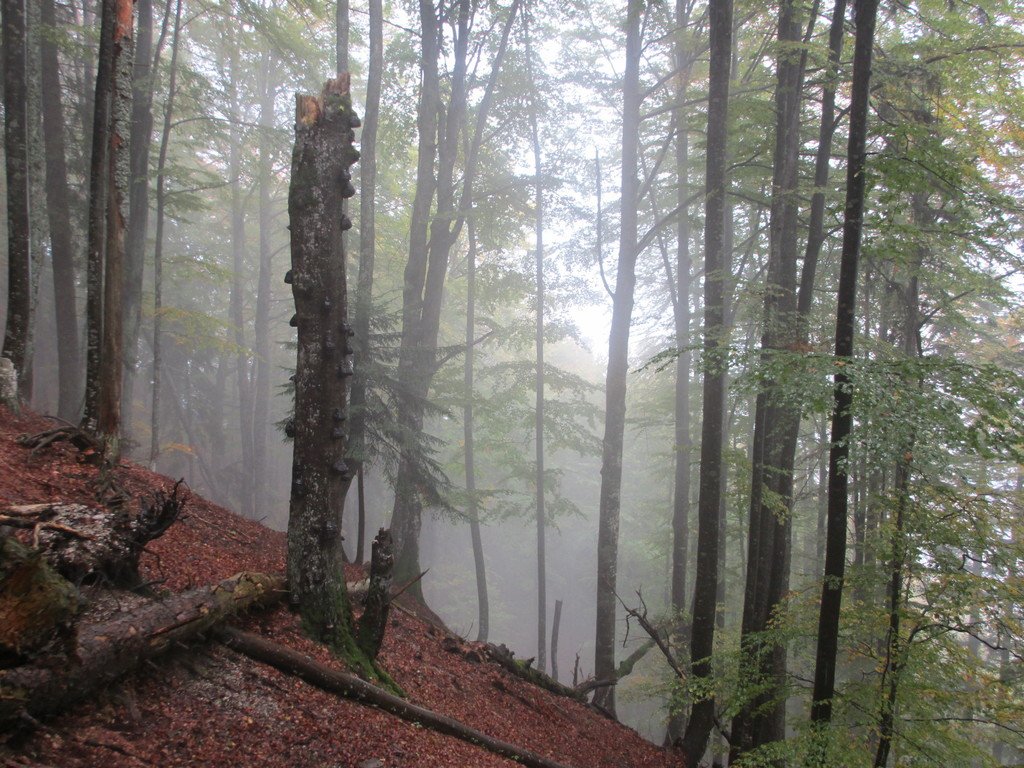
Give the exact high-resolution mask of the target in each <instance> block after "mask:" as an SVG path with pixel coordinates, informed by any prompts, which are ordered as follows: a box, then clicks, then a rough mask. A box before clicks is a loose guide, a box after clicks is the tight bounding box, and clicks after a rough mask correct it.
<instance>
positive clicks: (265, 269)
mask: <svg viewBox="0 0 1024 768" xmlns="http://www.w3.org/2000/svg"><path fill="white" fill-rule="evenodd" d="M275 67H276V60H275V58H274V56H273V55H272V54H270V53H267V54H265V55H264V59H263V72H262V77H261V78H260V79H261V80H262V81H263V90H262V93H261V98H260V116H259V123H260V133H259V137H260V138H259V170H258V178H257V182H256V183H257V185H258V187H259V190H258V194H259V227H260V235H259V244H260V251H259V256H260V267H259V274H258V277H257V282H256V314H255V318H254V321H253V342H254V345H253V346H254V351H255V353H256V362H255V377H254V378H255V382H254V386H253V413H252V468H253V478H252V484H253V490H252V492H253V516H254V517H255V518H256V519H257V520H262V519H263V518H264V517H265V516H266V514H267V428H268V427H269V426H270V377H271V372H272V371H273V369H274V365H273V360H272V359H271V357H272V350H271V344H270V298H271V297H270V275H271V271H272V269H273V265H272V264H271V256H272V255H273V252H272V249H271V242H270V238H271V233H272V232H273V230H274V222H273V215H272V212H271V199H270V192H271V183H272V178H271V173H272V170H273V169H272V167H271V166H272V162H273V149H272V146H271V134H272V132H273V130H274V97H275V95H276V94H277V85H276V83H275V78H274V74H273V73H274V71H275Z"/></svg>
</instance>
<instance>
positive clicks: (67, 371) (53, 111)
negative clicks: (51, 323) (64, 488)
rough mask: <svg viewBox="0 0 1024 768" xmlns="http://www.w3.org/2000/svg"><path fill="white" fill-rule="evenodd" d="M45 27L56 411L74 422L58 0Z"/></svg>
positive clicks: (48, 4)
mask: <svg viewBox="0 0 1024 768" xmlns="http://www.w3.org/2000/svg"><path fill="white" fill-rule="evenodd" d="M40 5H41V8H40V14H41V20H42V24H43V27H44V31H43V34H41V35H40V36H39V47H40V57H41V68H42V85H43V93H42V108H43V141H44V144H45V153H46V213H47V216H48V218H49V224H50V250H51V259H52V263H53V293H54V307H55V309H56V315H57V370H58V378H59V385H58V386H59V396H58V401H57V415H58V416H59V417H60V418H62V419H64V420H65V421H69V422H70V421H74V420H75V418H76V417H77V416H78V415H79V410H80V408H81V399H82V389H81V387H82V376H81V371H80V370H79V364H80V362H81V360H80V357H79V354H80V353H79V343H78V317H77V314H78V313H77V312H76V311H75V261H74V257H75V253H74V244H73V240H72V237H71V232H72V227H71V200H70V196H69V194H68V171H67V160H66V154H67V153H66V147H65V124H64V107H63V106H62V104H61V97H60V96H61V84H60V63H59V58H58V56H57V43H56V41H55V38H54V34H56V30H57V14H56V10H55V8H54V0H41V3H40Z"/></svg>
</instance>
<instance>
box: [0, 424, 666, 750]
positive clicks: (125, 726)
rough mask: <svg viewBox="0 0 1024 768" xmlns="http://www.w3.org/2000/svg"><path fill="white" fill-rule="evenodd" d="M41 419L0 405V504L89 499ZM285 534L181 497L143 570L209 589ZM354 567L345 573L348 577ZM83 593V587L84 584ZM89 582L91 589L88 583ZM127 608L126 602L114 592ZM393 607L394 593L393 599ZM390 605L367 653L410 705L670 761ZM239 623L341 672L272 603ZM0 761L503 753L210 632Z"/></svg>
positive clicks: (80, 460) (20, 742)
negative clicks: (370, 703) (378, 641)
mask: <svg viewBox="0 0 1024 768" xmlns="http://www.w3.org/2000/svg"><path fill="white" fill-rule="evenodd" d="M52 426H53V424H52V422H51V421H50V420H48V419H45V418H42V417H38V416H34V415H31V414H24V415H22V416H18V417H15V416H13V415H12V414H11V413H10V411H8V410H6V409H4V408H3V407H2V406H0V506H3V505H7V504H32V503H56V502H77V503H84V504H96V501H95V497H94V491H93V485H94V482H95V480H96V477H97V470H96V468H95V466H94V465H93V464H90V463H88V462H87V461H85V460H84V457H83V456H82V455H81V454H80V453H79V452H78V451H77V450H76V449H75V448H73V447H72V446H70V445H68V444H67V443H57V444H55V445H53V446H51V447H49V448H47V449H45V450H44V451H42V452H40V453H39V454H37V455H32V453H31V451H30V450H29V449H28V448H25V447H22V446H20V445H18V443H17V442H16V438H17V436H18V435H21V434H32V433H36V432H41V431H43V430H45V429H48V428H50V427H52ZM117 477H118V479H119V481H120V483H121V484H122V485H123V487H124V489H125V490H126V491H127V492H128V493H129V494H130V495H131V496H133V497H139V498H142V497H144V496H145V495H146V494H148V493H152V492H153V491H154V490H157V489H164V490H170V488H171V486H172V485H173V481H172V480H171V479H170V478H167V477H164V476H162V475H157V474H154V473H151V472H149V471H147V470H146V469H144V468H142V467H140V466H137V465H135V464H133V463H131V462H128V461H125V462H122V464H121V465H120V467H119V468H118V469H117ZM284 564H285V536H284V534H282V533H280V532H276V531H273V530H270V529H269V528H266V527H264V526H262V525H260V524H258V523H256V522H253V521H251V520H246V519H244V518H242V517H239V516H238V515H236V514H234V513H232V512H230V511H229V510H226V509H224V508H222V507H218V506H216V505H215V504H211V503H210V502H208V501H206V500H204V499H202V498H201V497H199V496H197V495H192V496H190V498H189V500H188V503H187V504H186V506H185V509H184V512H183V514H182V517H181V519H179V521H178V522H177V523H175V524H174V525H173V526H172V527H171V528H170V530H169V531H168V532H167V533H166V534H165V535H164V536H163V537H162V538H160V539H157V540H155V541H153V542H150V544H149V545H148V547H147V551H146V553H145V554H144V555H143V560H142V575H143V578H144V579H145V580H147V581H149V582H151V586H152V587H153V588H155V589H157V590H164V591H170V592H179V591H182V590H185V589H188V588H191V587H196V586H203V585H209V584H214V583H216V582H218V581H220V580H222V579H225V578H227V577H229V576H232V575H233V574H235V573H238V572H239V571H246V570H248V571H260V572H264V573H270V574H280V573H283V571H284ZM360 576H361V573H360V570H359V569H358V568H357V567H355V566H352V569H351V572H350V573H349V580H355V579H358V578H360ZM84 589H85V591H86V597H88V591H89V589H90V588H89V587H85V588H84ZM92 589H98V588H92ZM125 602H126V605H125V607H124V609H125V610H127V609H128V607H129V606H128V605H127V603H130V602H131V601H130V600H126V601H125ZM400 602H401V600H400ZM414 613H416V611H415V610H413V609H411V607H410V606H408V605H406V610H398V611H392V612H391V617H390V620H389V624H388V629H387V635H386V639H385V642H384V648H383V651H382V653H381V658H380V661H381V663H382V666H383V667H384V669H386V670H387V671H388V673H389V674H390V675H391V676H392V677H393V678H394V680H395V681H396V682H397V683H398V684H399V685H400V686H401V688H402V689H403V690H404V691H405V692H406V694H407V696H408V698H409V699H410V700H411V701H413V702H415V703H417V704H420V705H421V706H424V707H427V708H430V709H433V710H434V711H436V712H438V713H441V714H444V715H447V716H449V717H452V718H454V719H456V720H458V721H460V722H462V723H464V724H466V725H469V726H471V727H473V728H476V729H478V730H480V731H482V732H484V733H485V734H487V735H489V736H491V737H494V738H497V739H501V740H503V741H506V742H511V743H513V744H515V745H517V746H519V747H523V748H526V749H528V750H531V751H533V752H536V753H538V754H541V755H544V756H546V757H547V758H549V759H552V760H554V761H557V762H559V763H562V764H564V765H567V766H575V767H576V768H603V767H607V768H613V767H614V768H634V767H637V768H639V767H641V766H659V767H664V768H669V767H670V766H672V767H677V766H682V761H681V759H680V757H679V755H678V753H675V752H671V751H666V750H663V749H660V748H658V747H657V746H655V745H653V744H651V743H649V742H647V741H645V740H644V739H642V738H641V737H640V736H639V735H638V734H637V733H636V732H634V731H632V730H630V729H628V728H626V727H625V726H623V725H620V724H618V723H615V722H613V721H611V720H610V719H608V718H607V717H605V716H603V715H602V714H601V713H599V712H598V711H597V710H596V709H593V708H591V707H588V706H585V705H583V704H581V703H579V702H577V701H574V700H572V699H568V698H564V697H560V696H557V695H555V694H552V693H549V692H548V691H545V690H542V689H541V688H538V687H536V686H533V685H531V684H529V683H527V682H525V681H523V680H522V679H520V678H517V677H515V676H512V675H510V674H509V673H508V672H506V671H505V670H504V669H502V668H501V667H499V666H498V665H497V664H495V663H493V662H491V661H489V660H487V659H486V658H485V656H484V654H483V653H482V648H481V647H480V644H478V643H473V642H467V641H465V640H463V639H462V638H459V637H457V636H456V635H454V634H453V633H452V632H450V631H449V630H448V629H447V628H445V627H444V626H443V625H442V624H441V623H440V622H439V621H438V620H437V619H436V617H432V616H431V615H429V612H427V613H422V612H420V613H419V615H414ZM238 626H240V627H241V628H243V629H246V630H249V631H251V632H255V633H258V634H260V635H262V636H264V637H265V638H267V639H270V640H273V641H274V642H277V643H280V644H282V645H286V646H289V647H291V648H293V649H295V650H297V651H299V652H301V653H303V654H305V655H307V656H309V657H311V658H313V659H315V660H317V661H319V662H321V663H324V664H327V665H330V666H334V667H337V668H339V669H341V668H343V666H342V665H341V663H340V662H338V661H337V660H336V659H334V658H333V657H332V655H331V654H330V652H329V651H328V650H327V649H326V648H324V647H323V646H320V645H318V644H316V643H313V642H311V641H309V640H308V639H306V638H305V637H303V636H302V633H301V631H300V629H299V626H298V621H297V619H296V617H295V616H294V615H293V614H292V613H290V612H289V611H288V609H287V608H286V607H284V606H281V607H278V608H277V609H276V610H271V611H265V612H260V613H256V614H253V615H251V616H248V617H246V618H243V619H240V620H239V621H238ZM0 761H2V765H3V766H5V768H8V767H10V768H13V766H35V767H36V768H43V766H61V767H62V768H85V767H87V766H125V768H135V767H136V766H162V767H163V766H266V767H267V768H277V767H280V768H300V767H305V766H309V768H313V767H314V766H315V767H317V768H343V767H344V768H385V767H388V768H390V767H391V766H396V767H397V766H407V767H410V768H434V767H438V768H440V767H441V766H452V767H455V766H458V767H459V768H476V767H479V768H484V767H487V766H512V765H516V764H517V763H516V762H514V761H512V760H506V759H504V758H502V757H499V756H497V755H494V754H492V753H491V752H488V751H485V750H483V749H481V748H478V747H475V746H473V745H471V744H468V743H466V742H464V741H459V740H457V739H455V738H451V737H448V736H443V735H441V734H439V733H436V732H434V731H431V730H427V729H426V728H423V727H420V726H417V725H414V724H411V723H408V722H405V721H403V720H399V719H398V718H396V717H393V716H391V715H389V714H385V713H384V712H382V711H380V710H377V709H373V708H370V707H367V706H363V705H359V704H356V703H354V702H351V701H347V700H343V699H339V698H337V697H335V696H333V695H331V694H328V693H325V692H324V691H322V690H320V689H318V688H315V687H313V686H311V685H308V684H307V683H305V682H302V681H301V680H299V679H297V678H295V677H291V676H289V675H287V674H285V673H282V672H279V671H277V670H276V669H273V668H271V667H268V666H264V665H262V664H260V663H259V662H256V661H254V660H252V659H251V658H249V657H247V656H243V655H241V654H238V653H236V652H235V651H232V650H229V649H228V648H226V647H225V646H223V645H221V644H218V643H215V642H210V643H205V644H202V643H201V644H194V645H191V646H189V647H184V646H183V647H181V648H179V649H178V650H176V651H174V652H172V653H170V654H168V655H164V656H162V657H158V658H157V659H155V660H154V661H151V662H147V663H146V664H145V665H144V666H143V667H142V669H141V670H140V671H137V672H135V673H134V674H132V675H129V676H128V677H126V678H123V679H122V680H121V682H120V683H119V684H118V685H115V686H111V687H110V688H108V689H106V690H104V691H102V692H100V693H99V694H97V695H96V696H94V697H93V698H91V699H89V700H87V701H86V702H85V703H84V704H79V705H77V706H75V707H73V708H72V709H71V710H70V711H67V712H65V713H64V714H63V715H60V716H58V717H56V718H54V719H51V720H49V721H48V722H46V723H43V724H41V725H40V726H38V727H37V728H35V729H34V730H32V731H31V732H30V733H27V734H20V735H18V736H17V737H14V738H10V737H9V738H8V739H7V742H6V744H5V743H4V737H3V735H0Z"/></svg>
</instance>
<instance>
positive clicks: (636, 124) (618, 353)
mask: <svg viewBox="0 0 1024 768" xmlns="http://www.w3.org/2000/svg"><path fill="white" fill-rule="evenodd" d="M626 14H627V20H626V68H625V74H624V79H623V86H622V88H623V107H622V182H621V183H622V199H621V204H620V212H619V219H620V231H619V260H618V269H617V272H616V278H615V295H614V298H613V300H612V325H611V331H610V333H609V335H608V371H607V375H606V378H605V423H604V440H603V446H602V456H601V496H600V510H599V517H598V531H597V624H596V632H595V640H594V676H595V677H596V678H597V679H598V680H605V679H611V678H612V677H614V675H615V624H616V622H615V612H616V603H615V590H616V577H617V572H618V557H619V513H620V507H621V492H622V447H623V441H624V438H625V431H626V377H627V374H628V372H629V326H630V322H631V320H632V317H633V293H634V289H635V287H636V274H635V272H636V257H637V206H638V204H639V200H638V199H637V198H638V195H639V179H638V165H639V163H638V156H639V146H640V101H641V96H640V55H641V51H642V41H641V22H642V19H643V15H644V6H643V3H642V2H640V0H628V5H627V10H626ZM594 701H595V703H597V704H600V705H602V706H604V708H605V709H607V710H608V711H610V712H612V713H614V712H615V688H614V687H613V686H609V687H607V688H603V689H599V691H598V692H597V693H596V694H595V696H594Z"/></svg>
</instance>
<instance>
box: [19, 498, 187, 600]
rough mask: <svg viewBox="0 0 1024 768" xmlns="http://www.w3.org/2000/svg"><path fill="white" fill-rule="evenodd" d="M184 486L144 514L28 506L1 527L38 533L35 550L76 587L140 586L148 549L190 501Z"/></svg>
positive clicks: (142, 506)
mask: <svg viewBox="0 0 1024 768" xmlns="http://www.w3.org/2000/svg"><path fill="white" fill-rule="evenodd" d="M181 487H182V483H181V481H179V482H177V483H175V484H174V488H173V489H172V491H171V492H170V493H169V494H168V493H164V492H163V491H157V492H156V493H155V494H154V496H153V498H152V499H149V500H148V501H140V502H139V510H138V511H137V512H135V513H131V512H129V511H128V510H127V509H125V508H124V507H118V508H114V509H111V508H95V507H89V506H86V505H85V504H27V505H21V506H8V507H4V508H2V509H0V527H2V526H5V525H6V526H10V527H12V528H27V529H31V530H32V531H33V546H34V547H35V548H38V549H40V550H41V551H42V553H43V556H44V557H45V558H46V561H47V562H48V563H49V564H50V566H51V567H53V569H54V570H55V571H57V573H59V574H60V575H61V576H63V577H64V578H66V579H67V580H68V581H70V582H72V583H73V584H81V583H82V582H83V581H86V580H92V581H95V580H99V581H102V582H104V583H106V584H109V585H112V586H119V587H129V588H131V587H135V586H138V583H139V558H140V557H141V555H142V550H143V548H144V547H145V546H146V544H147V543H148V542H150V541H152V540H153V539H156V538H159V537H160V536H162V535H163V534H164V532H166V531H167V529H168V528H169V527H170V526H171V524H173V523H174V521H175V520H177V519H178V515H179V514H180V513H181V510H182V507H183V506H184V504H185V499H186V496H185V495H184V494H183V493H181V492H180V489H181Z"/></svg>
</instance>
